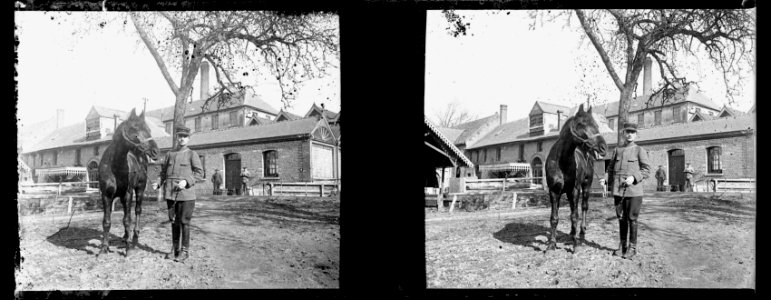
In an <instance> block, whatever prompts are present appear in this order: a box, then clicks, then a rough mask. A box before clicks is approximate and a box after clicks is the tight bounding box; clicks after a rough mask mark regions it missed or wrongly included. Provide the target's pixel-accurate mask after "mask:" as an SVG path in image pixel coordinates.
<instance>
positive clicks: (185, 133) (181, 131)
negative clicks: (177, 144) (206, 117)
mask: <svg viewBox="0 0 771 300" xmlns="http://www.w3.org/2000/svg"><path fill="white" fill-rule="evenodd" d="M176 130H177V135H181V136H190V128H187V127H185V126H178V127H177V128H176Z"/></svg>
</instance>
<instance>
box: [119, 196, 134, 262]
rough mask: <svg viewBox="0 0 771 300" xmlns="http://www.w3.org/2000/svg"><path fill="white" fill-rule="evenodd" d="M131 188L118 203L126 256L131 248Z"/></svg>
mask: <svg viewBox="0 0 771 300" xmlns="http://www.w3.org/2000/svg"><path fill="white" fill-rule="evenodd" d="M131 194H132V193H131V190H130V189H129V190H127V191H126V194H125V195H123V197H121V198H120V203H121V205H123V231H124V233H123V241H124V242H126V257H128V256H129V250H130V249H129V248H131V243H129V241H131V235H132V231H131V230H130V229H131Z"/></svg>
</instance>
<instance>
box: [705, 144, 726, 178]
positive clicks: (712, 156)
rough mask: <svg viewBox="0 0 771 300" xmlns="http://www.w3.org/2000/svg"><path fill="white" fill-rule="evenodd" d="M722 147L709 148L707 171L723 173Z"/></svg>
mask: <svg viewBox="0 0 771 300" xmlns="http://www.w3.org/2000/svg"><path fill="white" fill-rule="evenodd" d="M721 152H722V151H721V149H720V147H710V148H707V173H723V168H722V167H721V165H720V154H722V153H721Z"/></svg>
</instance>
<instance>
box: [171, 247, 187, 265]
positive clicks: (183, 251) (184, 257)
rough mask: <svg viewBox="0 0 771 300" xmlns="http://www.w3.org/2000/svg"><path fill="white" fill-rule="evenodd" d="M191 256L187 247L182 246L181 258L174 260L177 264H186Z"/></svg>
mask: <svg viewBox="0 0 771 300" xmlns="http://www.w3.org/2000/svg"><path fill="white" fill-rule="evenodd" d="M189 256H190V255H189V254H188V252H187V247H185V246H182V251H179V256H177V258H175V259H174V261H176V262H184V261H185V260H186V259H187V258H188V257H189Z"/></svg>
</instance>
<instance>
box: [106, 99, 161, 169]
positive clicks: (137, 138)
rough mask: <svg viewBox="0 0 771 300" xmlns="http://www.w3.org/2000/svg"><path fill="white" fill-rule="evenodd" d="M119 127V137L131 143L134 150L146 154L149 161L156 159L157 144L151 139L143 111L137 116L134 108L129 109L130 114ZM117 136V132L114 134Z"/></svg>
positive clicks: (158, 151)
mask: <svg viewBox="0 0 771 300" xmlns="http://www.w3.org/2000/svg"><path fill="white" fill-rule="evenodd" d="M119 127H122V128H120V129H119V130H120V137H121V138H123V140H125V141H126V142H127V143H129V144H131V145H132V146H133V147H132V148H133V149H134V150H137V151H139V152H140V153H141V154H143V155H147V156H148V158H149V159H150V160H151V161H154V160H156V159H158V153H160V150H159V149H158V144H157V143H155V141H154V140H153V136H152V135H151V131H150V127H148V126H147V123H145V112H144V111H142V114H140V115H139V116H137V114H136V110H134V109H131V115H129V117H128V119H127V120H126V121H124V122H123V123H122V124H121V126H119ZM116 136H118V134H116Z"/></svg>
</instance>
